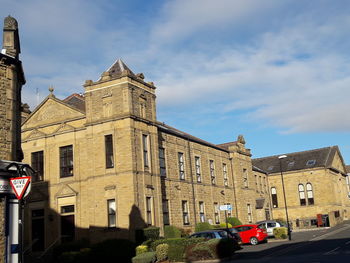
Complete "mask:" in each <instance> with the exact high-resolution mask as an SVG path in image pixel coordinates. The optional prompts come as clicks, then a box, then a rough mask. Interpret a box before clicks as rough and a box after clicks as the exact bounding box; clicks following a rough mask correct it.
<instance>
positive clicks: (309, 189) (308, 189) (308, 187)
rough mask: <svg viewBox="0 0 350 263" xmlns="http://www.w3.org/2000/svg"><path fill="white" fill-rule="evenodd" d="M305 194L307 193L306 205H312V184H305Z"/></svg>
mask: <svg viewBox="0 0 350 263" xmlns="http://www.w3.org/2000/svg"><path fill="white" fill-rule="evenodd" d="M306 192H307V203H308V204H309V205H313V204H314V193H313V191H312V184H310V183H307V184H306Z"/></svg>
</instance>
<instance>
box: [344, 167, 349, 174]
mask: <svg viewBox="0 0 350 263" xmlns="http://www.w3.org/2000/svg"><path fill="white" fill-rule="evenodd" d="M345 168H346V172H347V173H348V174H350V165H345Z"/></svg>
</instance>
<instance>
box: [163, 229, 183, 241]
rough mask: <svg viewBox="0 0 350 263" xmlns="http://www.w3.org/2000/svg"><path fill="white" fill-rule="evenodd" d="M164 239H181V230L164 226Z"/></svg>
mask: <svg viewBox="0 0 350 263" xmlns="http://www.w3.org/2000/svg"><path fill="white" fill-rule="evenodd" d="M164 237H165V238H179V237H181V229H179V228H178V227H176V226H165V227H164Z"/></svg>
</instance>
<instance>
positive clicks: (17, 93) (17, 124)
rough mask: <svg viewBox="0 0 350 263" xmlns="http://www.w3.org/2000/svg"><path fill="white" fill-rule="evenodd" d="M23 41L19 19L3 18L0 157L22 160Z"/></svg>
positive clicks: (1, 246)
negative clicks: (20, 39) (21, 47)
mask: <svg viewBox="0 0 350 263" xmlns="http://www.w3.org/2000/svg"><path fill="white" fill-rule="evenodd" d="M19 53H20V43H19V36H18V24H17V21H16V19H14V18H13V17H11V16H8V17H6V18H5V20H4V29H3V46H2V49H1V53H0V159H2V160H10V161H22V159H23V154H22V150H21V88H22V85H24V83H25V78H24V74H23V69H22V63H21V61H20V60H19ZM5 209H6V204H5V198H4V197H3V196H0V263H2V262H5V251H6V250H5V249H6V247H5V246H6V237H5V212H6V211H5Z"/></svg>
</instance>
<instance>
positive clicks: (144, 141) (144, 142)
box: [142, 134, 149, 168]
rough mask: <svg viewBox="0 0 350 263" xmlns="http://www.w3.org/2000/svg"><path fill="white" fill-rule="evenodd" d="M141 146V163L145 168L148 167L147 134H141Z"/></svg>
mask: <svg viewBox="0 0 350 263" xmlns="http://www.w3.org/2000/svg"><path fill="white" fill-rule="evenodd" d="M142 147H143V165H144V167H145V168H148V167H149V159H148V135H145V134H142Z"/></svg>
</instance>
